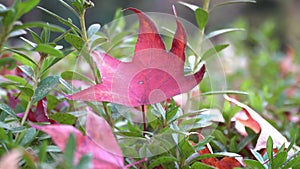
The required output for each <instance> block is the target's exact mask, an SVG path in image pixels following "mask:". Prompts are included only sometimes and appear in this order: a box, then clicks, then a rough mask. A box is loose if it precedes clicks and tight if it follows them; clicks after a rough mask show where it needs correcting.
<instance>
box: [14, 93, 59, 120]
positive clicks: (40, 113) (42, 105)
mask: <svg viewBox="0 0 300 169" xmlns="http://www.w3.org/2000/svg"><path fill="white" fill-rule="evenodd" d="M47 105H48V102H47V99H46V98H44V99H42V100H40V101H38V103H37V106H36V109H35V111H32V110H29V113H28V117H27V119H28V120H30V121H32V122H50V123H51V124H58V122H56V121H55V120H52V119H50V118H49V117H48V114H47ZM24 114H25V113H24V112H23V113H18V114H17V116H18V117H20V118H23V116H24Z"/></svg>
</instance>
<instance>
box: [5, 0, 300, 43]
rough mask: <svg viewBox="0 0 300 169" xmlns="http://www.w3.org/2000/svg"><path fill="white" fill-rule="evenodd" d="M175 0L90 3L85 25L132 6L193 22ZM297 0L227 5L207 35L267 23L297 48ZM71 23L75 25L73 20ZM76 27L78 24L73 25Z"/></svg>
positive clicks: (54, 4) (56, 6)
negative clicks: (238, 25) (239, 23)
mask: <svg viewBox="0 0 300 169" xmlns="http://www.w3.org/2000/svg"><path fill="white" fill-rule="evenodd" d="M177 1H178V0H129V1H128V0H93V2H94V4H95V7H94V8H92V9H90V10H88V12H87V25H90V24H92V23H100V24H101V25H103V24H105V23H108V22H110V21H111V20H112V18H113V15H114V12H115V11H116V9H118V8H126V7H135V8H138V9H141V10H143V11H146V12H163V13H172V7H171V6H172V5H173V4H175V5H176V8H177V11H178V15H179V16H180V17H182V18H184V19H186V20H188V21H190V22H192V23H195V19H194V15H193V12H192V11H191V10H190V9H187V8H186V7H184V6H182V5H179V4H178V3H177ZM182 1H184V2H189V3H192V4H197V5H201V3H202V1H201V0H182ZM220 2H225V0H211V5H213V4H216V3H220ZM0 3H3V4H5V5H8V6H10V5H12V4H13V0H0ZM40 6H43V7H45V8H47V9H49V10H51V11H54V12H55V13H59V14H60V15H62V16H65V18H73V17H74V16H73V15H72V13H70V12H69V11H68V10H66V9H65V8H64V7H63V6H62V5H60V3H59V2H58V1H57V0H41V3H40ZM299 16H300V0H257V3H256V4H252V3H240V4H235V5H226V6H222V7H219V8H217V9H216V10H214V11H213V12H212V13H211V15H210V18H209V24H208V27H207V29H206V32H209V31H211V30H215V29H220V28H226V27H229V26H230V25H232V22H234V21H235V20H237V19H238V18H245V20H246V22H248V24H249V26H250V28H258V27H259V25H261V24H263V23H264V22H266V21H270V20H271V21H272V22H274V23H275V24H276V27H275V28H274V29H276V30H274V31H275V32H276V33H275V36H276V38H278V39H280V43H281V46H282V47H285V46H293V47H297V46H299V45H300V17H299ZM22 19H23V21H34V20H44V21H48V22H50V23H57V21H56V20H55V19H54V18H52V17H48V15H46V14H45V13H43V12H42V11H40V10H37V9H35V10H34V11H33V12H31V13H30V14H28V15H26V16H25V17H24V18H22ZM74 22H75V23H76V21H75V19H74ZM76 24H78V23H76Z"/></svg>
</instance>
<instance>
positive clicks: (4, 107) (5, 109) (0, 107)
mask: <svg viewBox="0 0 300 169" xmlns="http://www.w3.org/2000/svg"><path fill="white" fill-rule="evenodd" d="M0 110H2V111H3V112H5V113H7V114H9V115H11V116H13V117H17V116H16V113H15V112H14V111H13V110H12V109H11V108H10V107H9V106H8V105H7V104H4V103H0Z"/></svg>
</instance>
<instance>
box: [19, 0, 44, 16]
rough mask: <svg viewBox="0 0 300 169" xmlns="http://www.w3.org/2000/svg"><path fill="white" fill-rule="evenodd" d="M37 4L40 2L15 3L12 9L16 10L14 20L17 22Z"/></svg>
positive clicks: (35, 0)
mask: <svg viewBox="0 0 300 169" xmlns="http://www.w3.org/2000/svg"><path fill="white" fill-rule="evenodd" d="M39 3H40V0H27V1H24V2H22V1H16V2H15V4H14V9H15V10H16V14H15V20H18V19H19V18H20V17H21V16H22V15H24V14H26V13H28V12H29V11H31V10H32V9H33V8H34V7H35V6H37V5H38V4H39Z"/></svg>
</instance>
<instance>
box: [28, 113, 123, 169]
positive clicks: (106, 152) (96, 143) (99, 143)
mask: <svg viewBox="0 0 300 169" xmlns="http://www.w3.org/2000/svg"><path fill="white" fill-rule="evenodd" d="M31 126H32V127H34V128H36V129H38V130H42V131H44V132H45V133H47V134H49V135H50V136H51V138H52V140H53V142H54V143H55V144H56V145H57V146H58V147H59V148H60V149H61V150H62V151H64V150H65V146H66V144H67V141H68V138H69V136H70V134H71V133H73V134H74V136H75V138H76V150H75V157H74V159H75V164H77V163H78V162H79V160H80V158H81V157H82V156H83V155H85V154H88V153H89V154H91V155H92V157H93V158H92V164H93V168H95V169H98V168H105V169H117V168H124V167H125V166H124V161H123V155H122V151H121V149H120V147H119V145H118V143H117V141H116V139H115V137H114V135H113V133H112V131H111V128H110V126H109V125H108V124H107V122H106V121H105V120H104V119H103V118H101V117H99V116H97V115H95V114H94V113H92V112H88V113H87V120H86V135H85V136H84V135H83V134H82V133H81V132H80V131H79V130H78V129H76V128H75V127H73V126H70V125H62V124H51V125H45V126H39V125H34V124H31Z"/></svg>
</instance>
